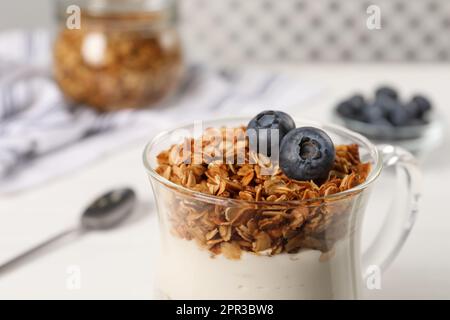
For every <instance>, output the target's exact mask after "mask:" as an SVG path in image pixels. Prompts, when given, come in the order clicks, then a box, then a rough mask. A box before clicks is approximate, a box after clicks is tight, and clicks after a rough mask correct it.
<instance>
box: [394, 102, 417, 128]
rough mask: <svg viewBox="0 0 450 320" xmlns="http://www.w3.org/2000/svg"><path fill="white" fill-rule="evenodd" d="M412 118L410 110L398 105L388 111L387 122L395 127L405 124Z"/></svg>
mask: <svg viewBox="0 0 450 320" xmlns="http://www.w3.org/2000/svg"><path fill="white" fill-rule="evenodd" d="M413 118H414V117H413V116H412V114H411V112H409V111H408V109H407V108H405V107H404V106H399V107H398V108H396V109H394V110H393V111H392V112H391V113H389V122H390V123H392V125H393V126H395V127H401V126H406V125H408V123H409V122H410V121H411V120H412V119H413Z"/></svg>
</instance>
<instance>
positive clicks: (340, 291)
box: [158, 236, 356, 299]
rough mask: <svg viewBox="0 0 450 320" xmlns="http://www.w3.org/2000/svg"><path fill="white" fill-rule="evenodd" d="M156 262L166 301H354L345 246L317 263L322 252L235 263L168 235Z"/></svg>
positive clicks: (246, 255)
mask: <svg viewBox="0 0 450 320" xmlns="http://www.w3.org/2000/svg"><path fill="white" fill-rule="evenodd" d="M164 241H165V242H164V248H163V252H162V256H161V259H160V266H159V274H158V282H159V289H160V293H161V294H162V295H163V296H164V297H166V298H169V299H331V298H354V297H355V290H356V289H355V281H354V279H353V278H352V270H354V268H353V267H352V266H351V264H352V261H353V259H351V255H349V250H348V248H347V247H348V246H344V245H343V244H338V245H337V246H336V251H335V252H336V253H335V254H334V256H333V257H332V258H331V259H329V260H327V261H320V260H319V258H320V256H321V254H322V253H321V252H320V251H317V250H303V251H301V252H299V253H296V254H286V253H283V254H278V255H274V256H259V255H255V254H252V253H247V252H243V254H242V256H241V259H240V260H229V259H227V258H225V257H224V256H222V255H218V256H214V257H212V255H211V253H210V252H209V251H207V250H203V249H201V248H200V247H199V246H198V245H197V244H196V243H195V242H194V241H187V240H183V239H178V238H175V237H172V236H167V237H166V239H164Z"/></svg>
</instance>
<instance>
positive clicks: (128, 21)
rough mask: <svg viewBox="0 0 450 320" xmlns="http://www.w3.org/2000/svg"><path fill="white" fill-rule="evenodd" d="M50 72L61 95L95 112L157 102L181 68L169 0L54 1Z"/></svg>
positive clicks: (170, 88) (172, 85) (171, 87)
mask: <svg viewBox="0 0 450 320" xmlns="http://www.w3.org/2000/svg"><path fill="white" fill-rule="evenodd" d="M57 6H58V8H57V11H58V21H59V32H58V35H57V37H56V41H55V45H54V75H55V79H56V81H57V83H58V84H59V86H60V88H61V90H62V91H63V92H64V94H65V95H66V96H67V97H68V98H69V99H71V100H73V101H75V102H77V103H84V104H87V105H90V106H92V107H94V108H96V109H97V110H100V111H112V110H117V109H122V108H137V107H145V106H150V105H152V104H155V103H156V102H160V101H161V100H162V99H163V98H166V97H167V96H168V95H169V94H170V93H171V92H173V90H174V88H175V87H176V84H177V82H178V80H179V79H180V77H181V73H182V52H181V45H180V40H179V36H178V33H177V30H176V15H175V11H176V2H175V0H70V1H65V0H63V1H58V2H57Z"/></svg>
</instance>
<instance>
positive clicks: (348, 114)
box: [336, 95, 366, 119]
mask: <svg viewBox="0 0 450 320" xmlns="http://www.w3.org/2000/svg"><path fill="white" fill-rule="evenodd" d="M365 105H366V101H365V100H364V97H363V96H362V95H354V96H352V97H350V98H349V99H348V100H344V101H342V102H341V103H339V104H338V105H337V107H336V110H337V112H338V113H339V114H340V115H341V116H342V117H344V118H349V119H359V118H360V116H361V110H362V109H363V108H364V107H365Z"/></svg>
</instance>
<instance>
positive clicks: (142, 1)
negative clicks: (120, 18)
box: [57, 0, 175, 15]
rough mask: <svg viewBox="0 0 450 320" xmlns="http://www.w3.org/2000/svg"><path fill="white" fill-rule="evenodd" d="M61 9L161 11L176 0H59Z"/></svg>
mask: <svg viewBox="0 0 450 320" xmlns="http://www.w3.org/2000/svg"><path fill="white" fill-rule="evenodd" d="M57 3H58V7H59V9H61V10H60V12H61V11H64V12H65V10H66V8H67V7H68V6H71V5H75V6H78V7H80V9H81V10H84V11H86V12H89V14H92V15H103V14H120V13H130V12H133V13H136V12H159V11H164V10H166V9H170V8H172V7H173V6H174V5H175V0H59V1H58V2H57Z"/></svg>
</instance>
